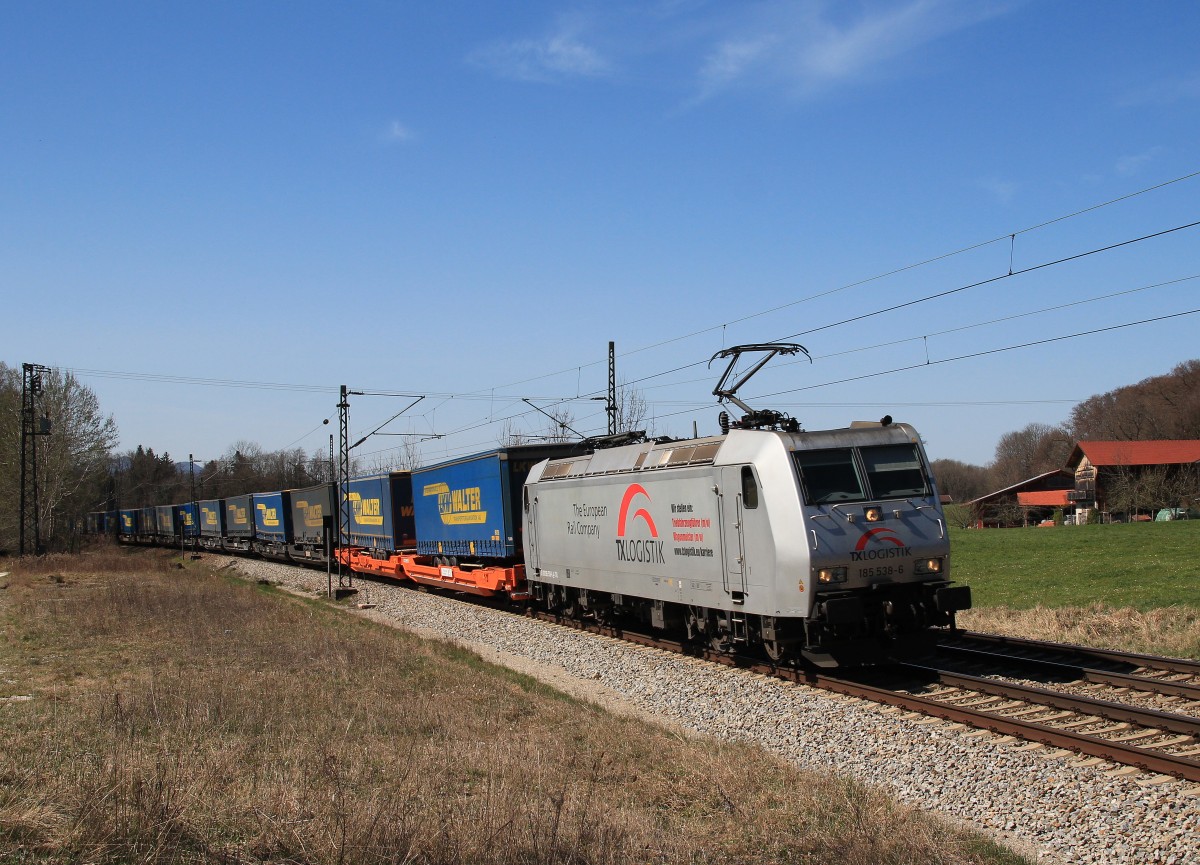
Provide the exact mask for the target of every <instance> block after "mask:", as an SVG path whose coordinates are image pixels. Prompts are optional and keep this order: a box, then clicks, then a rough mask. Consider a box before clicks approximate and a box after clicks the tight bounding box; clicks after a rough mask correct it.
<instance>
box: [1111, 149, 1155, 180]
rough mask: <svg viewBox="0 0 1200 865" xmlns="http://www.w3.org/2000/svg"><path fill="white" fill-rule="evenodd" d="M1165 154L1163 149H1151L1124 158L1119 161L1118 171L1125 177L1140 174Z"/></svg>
mask: <svg viewBox="0 0 1200 865" xmlns="http://www.w3.org/2000/svg"><path fill="white" fill-rule="evenodd" d="M1162 152H1163V148H1162V147H1151V148H1150V149H1149V150H1146V151H1143V152H1142V153H1136V154H1134V155H1132V156H1122V157H1121V158H1120V159H1118V160H1117V165H1116V171H1117V174H1120V175H1122V176H1124V177H1128V176H1130V175H1132V174H1138V173H1140V172H1141V170H1142V168H1144V167H1145V166H1146V165H1149V164H1150V163H1151V162H1153V161H1154V160H1155V159H1157V158H1158V157H1159V156H1160V155H1161V154H1162Z"/></svg>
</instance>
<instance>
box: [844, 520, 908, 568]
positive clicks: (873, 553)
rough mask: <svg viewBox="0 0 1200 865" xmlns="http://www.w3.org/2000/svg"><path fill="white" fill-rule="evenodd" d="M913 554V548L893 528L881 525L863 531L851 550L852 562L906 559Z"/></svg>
mask: <svg viewBox="0 0 1200 865" xmlns="http://www.w3.org/2000/svg"><path fill="white" fill-rule="evenodd" d="M911 555H912V548H911V547H908V546H905V544H904V541H902V540H901V539H900V536H899V535H897V534H896V532H895V531H894V530H892V529H889V528H887V527H886V526H881V527H879V528H876V529H870V530H868V531H865V532H863V536H862V537H861V538H859V539H858V543H857V544H855V545H854V549H853V550H851V551H850V561H852V562H874V561H878V560H880V559H906V558H909V557H910V556H911Z"/></svg>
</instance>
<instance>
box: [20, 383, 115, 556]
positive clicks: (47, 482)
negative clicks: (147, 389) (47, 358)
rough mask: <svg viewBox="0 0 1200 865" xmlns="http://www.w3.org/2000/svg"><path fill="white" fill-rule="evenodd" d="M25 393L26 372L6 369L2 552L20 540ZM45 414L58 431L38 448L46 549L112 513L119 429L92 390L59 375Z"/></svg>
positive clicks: (43, 403)
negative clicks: (100, 514)
mask: <svg viewBox="0 0 1200 865" xmlns="http://www.w3.org/2000/svg"><path fill="white" fill-rule="evenodd" d="M21 387H22V372H21V370H20V369H18V368H15V367H9V366H7V365H5V364H3V363H0V500H2V501H0V514H2V516H0V548H5V547H8V546H10V545H11V544H12V541H13V539H14V538H15V536H16V535H17V533H18V532H19V518H20V514H19V511H20V472H21V457H20V453H21V451H20V448H21ZM38 411H39V412H44V413H45V414H46V415H48V416H49V418H50V423H51V434H50V435H48V436H38V437H37V440H36V447H37V460H38V490H37V499H38V521H39V524H40V527H41V530H42V531H43V532H44V533H45V538H46V542H47V544H48V545H49V546H51V547H54V546H59V547H61V546H64V545H65V544H66V543H67V542H68V541H69V540H70V534H71V530H72V529H73V528H74V527H76V526H78V525H81V524H82V522H83V517H84V516H85V515H86V514H87V513H88V512H89V511H94V510H101V509H107V507H108V506H109V505H110V501H109V499H110V498H111V496H112V490H111V480H110V477H109V471H108V470H109V465H110V462H109V461H110V456H111V452H112V449H113V447H114V446H115V445H116V441H117V425H116V422H115V421H114V420H113V419H112V417H111V416H105V415H104V414H103V413H102V412H101V410H100V401H99V400H98V399H97V398H96V395H95V393H93V392H92V390H91V389H90V388H88V387H86V386H85V385H83V384H80V382H79V380H78V379H77V378H75V376H74V375H72V374H71V373H69V372H62V371H60V370H52V371H51V372H49V373H44V374H43V375H42V392H41V395H40V396H39V397H38Z"/></svg>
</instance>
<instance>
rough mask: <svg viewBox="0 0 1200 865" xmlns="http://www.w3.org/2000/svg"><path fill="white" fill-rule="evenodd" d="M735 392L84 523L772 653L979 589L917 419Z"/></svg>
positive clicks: (920, 622)
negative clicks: (542, 439)
mask: <svg viewBox="0 0 1200 865" xmlns="http://www.w3.org/2000/svg"><path fill="white" fill-rule="evenodd" d="M754 348H762V347H761V346H758V347H754ZM735 360H736V356H735ZM743 382H744V379H743ZM714 393H718V394H719V395H722V396H727V397H731V398H732V401H733V402H735V403H736V404H737V405H739V406H742V407H745V404H744V403H742V402H741V401H740V400H737V399H736V398H734V397H732V391H720V389H718V391H715V392H714ZM745 408H746V409H747V414H746V415H744V416H743V417H742V418H741V420H739V421H733V422H730V421H728V419H727V417H726V416H724V415H723V423H722V428H723V432H722V433H721V434H720V435H717V436H708V437H700V438H693V439H686V440H671V439H665V438H660V439H645V438H644V436H640V435H638V434H627V435H625V436H616V437H608V438H606V439H600V440H591V441H587V442H576V443H563V444H541V445H523V446H514V447H504V448H497V449H494V450H490V451H487V452H485V453H481V454H476V455H473V456H469V457H463V458H460V459H455V460H450V461H446V462H440V463H437V464H435V465H431V466H427V467H423V468H419V469H415V470H413V471H412V472H391V473H387V474H376V475H371V476H367V477H360V478H352V479H350V480H349V482H348V483H347V484H346V485H345V488H344V490H343V495H341V496H339V495H338V492H337V489H336V485H334V484H324V485H320V486H317V487H311V488H306V489H300V490H283V491H278V492H266V493H255V494H251V495H245V496H238V497H231V498H227V499H223V500H208V501H199V502H190V503H185V504H180V505H173V506H162V507H157V508H142V509H140V510H122V511H120V512H118V513H116V514H115V515H114V514H94V515H92V518H90V519H89V527H90V528H92V529H93V530H109V531H112V529H111V528H110V526H112V525H113V524H114V523H115V524H116V534H117V537H118V538H119V539H120V540H121V541H124V542H130V543H158V544H175V545H183V546H185V547H195V548H201V549H207V550H211V551H225V552H235V553H254V554H258V555H262V556H265V557H269V558H275V559H278V560H283V561H297V562H304V563H317V564H325V563H327V562H329V561H330V559H329V557H330V556H332V557H334V558H333V561H337V562H338V563H340V564H341V565H343V566H345V567H348V568H349V569H350V570H351V571H352V572H355V573H358V574H364V575H372V576H376V577H386V578H391V579H396V580H404V581H411V582H414V583H417V584H421V585H425V586H431V587H439V588H443V589H449V590H452V591H455V592H463V593H467V594H472V595H480V596H489V597H498V598H501V599H507V600H510V601H512V602H516V603H520V604H528V605H533V606H535V607H538V608H540V609H544V610H548V611H551V612H554V613H556V614H558V615H560V616H563V617H567V618H579V619H586V620H591V621H598V622H605V623H609V624H613V625H616V626H618V627H629V628H633V627H643V628H647V629H649V630H650V631H651V632H656V633H660V634H667V635H673V636H676V637H678V638H679V639H681V640H686V641H690V642H691V643H693V644H696V645H703V646H706V647H708V648H711V649H715V650H717V651H723V652H733V651H739V652H743V651H760V652H762V653H765V654H766V655H767V656H768V657H770V658H771V659H773V660H775V661H778V662H792V661H795V662H802V663H808V664H813V665H817V666H823V667H832V666H838V665H853V664H859V663H870V662H876V661H880V660H882V659H885V658H887V657H889V656H890V655H892V654H893V653H894V652H895V651H896V650H898V649H902V648H903V647H904V646H905V645H906V644H907V643H909V642H914V641H915V642H920V641H922V640H923V639H925V638H926V637H927V636H928V635H929V634H931V633H932V632H933V629H939V628H953V627H954V614H955V613H956V612H958V611H960V610H965V609H968V608H969V607H970V606H971V595H970V589H969V587H967V586H959V585H954V584H953V583H952V582H951V580H950V547H949V539H948V534H947V527H946V519H945V516H944V514H943V512H942V508H941V503H940V498H939V495H938V491H937V487H936V484H935V481H934V478H933V476H932V473H931V472H930V470H929V462H928V459H927V457H926V454H925V451H924V448H923V447H922V444H921V441H920V437H919V436H918V434H917V432H916V431H915V430H914V429H913V428H912V427H911V426H909V425H907V424H903V423H893V422H892V420H891V418H889V417H885V418H884V419H883V420H882V421H878V422H869V423H863V422H858V423H854V424H852V425H851V426H849V427H847V428H844V429H834V430H823V431H803V430H801V429H800V428H799V425H798V424H797V423H796V422H795V421H794V420H792V419H790V418H787V417H785V416H782V415H779V414H777V413H774V412H754V411H753V410H750V409H749V408H748V407H745Z"/></svg>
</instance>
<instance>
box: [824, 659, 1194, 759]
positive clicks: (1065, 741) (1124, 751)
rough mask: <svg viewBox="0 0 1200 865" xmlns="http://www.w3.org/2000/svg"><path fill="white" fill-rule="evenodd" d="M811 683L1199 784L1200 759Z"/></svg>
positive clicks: (837, 683)
mask: <svg viewBox="0 0 1200 865" xmlns="http://www.w3.org/2000/svg"><path fill="white" fill-rule="evenodd" d="M803 681H806V683H807V684H810V685H813V686H814V687H818V688H824V689H825V690H829V691H835V692H837V693H840V694H846V695H848V696H852V697H859V698H862V699H866V700H871V701H872V702H877V703H884V704H886V705H889V706H896V707H898V708H902V709H907V710H909V711H913V712H920V713H921V714H924V715H932V716H935V717H938V718H942V719H944V720H947V721H952V722H955V723H959V724H966V725H968V726H971V727H978V728H981V729H986V730H991V731H992V732H994V733H1001V734H1004V735H1010V736H1016V737H1018V738H1021V739H1028V740H1031V741H1034V742H1041V743H1042V744H1044V745H1049V746H1051V747H1054V748H1063V749H1066V750H1069V751H1077V752H1079V753H1081V754H1087V755H1088V756H1091V757H1099V758H1101V759H1103V760H1108V761H1110V762H1113V763H1120V764H1123V765H1129V766H1137V767H1139V768H1141V769H1145V770H1146V771H1148V772H1157V773H1158V774H1160V775H1173V776H1176V777H1179V778H1183V779H1185V780H1187V781H1200V760H1196V759H1193V758H1191V757H1184V756H1179V755H1173V754H1167V753H1165V752H1162V751H1152V750H1150V749H1148V748H1141V747H1138V746H1137V745H1129V744H1126V743H1123V742H1116V741H1113V740H1111V739H1101V738H1098V737H1095V736H1089V735H1087V734H1085V733H1076V732H1074V731H1072V730H1063V729H1058V728H1055V727H1050V726H1048V725H1046V724H1041V723H1038V722H1036V721H1020V720H1017V719H1012V718H1005V717H1004V716H1002V715H995V714H988V713H986V712H981V711H978V710H975V709H971V708H968V707H963V706H954V705H950V704H947V703H939V702H938V701H936V700H932V699H929V698H925V697H916V696H913V695H911V694H904V693H899V692H896V691H892V690H890V689H887V688H883V687H877V686H874V685H867V684H863V683H861V682H854V681H851V680H847V679H838V678H834V677H832V676H824V675H820V674H810V675H809V676H808V677H807V678H805V679H803Z"/></svg>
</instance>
